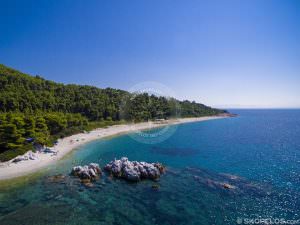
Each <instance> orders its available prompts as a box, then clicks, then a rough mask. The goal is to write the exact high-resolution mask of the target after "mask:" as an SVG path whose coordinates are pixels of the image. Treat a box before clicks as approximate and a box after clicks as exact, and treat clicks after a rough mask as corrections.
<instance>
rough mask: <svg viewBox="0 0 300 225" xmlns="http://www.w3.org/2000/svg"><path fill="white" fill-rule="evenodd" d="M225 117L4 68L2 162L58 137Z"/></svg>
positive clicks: (195, 106)
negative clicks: (180, 119) (128, 124)
mask: <svg viewBox="0 0 300 225" xmlns="http://www.w3.org/2000/svg"><path fill="white" fill-rule="evenodd" d="M224 112H225V111H223V110H219V109H214V108H211V107H208V106H205V105H203V104H199V103H196V102H190V101H179V100H176V99H174V98H166V97H162V96H155V95H150V94H147V93H142V94H134V93H129V92H127V91H123V90H118V89H113V88H106V89H101V88H97V87H93V86H88V85H75V84H68V85H65V84H61V83H56V82H53V81H49V80H45V79H43V78H42V77H41V76H30V75H27V74H24V73H21V72H19V71H17V70H15V69H12V68H9V67H7V66H4V65H1V64H0V161H6V160H9V159H11V158H13V157H15V156H17V155H19V154H23V153H25V152H26V151H28V150H29V149H32V148H33V144H41V145H48V146H50V145H52V144H53V142H54V141H55V140H56V139H57V138H60V137H64V136H67V135H71V134H75V133H78V132H82V131H84V130H91V129H94V128H97V127H103V126H108V125H113V124H119V123H124V122H127V121H131V122H141V121H147V120H155V119H162V118H164V119H168V118H172V117H200V116H208V115H216V114H219V113H224ZM32 140H34V141H32Z"/></svg>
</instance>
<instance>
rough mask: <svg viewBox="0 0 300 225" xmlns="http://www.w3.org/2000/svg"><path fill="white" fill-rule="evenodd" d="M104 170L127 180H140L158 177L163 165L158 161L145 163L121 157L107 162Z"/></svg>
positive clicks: (162, 170) (162, 171)
mask: <svg viewBox="0 0 300 225" xmlns="http://www.w3.org/2000/svg"><path fill="white" fill-rule="evenodd" d="M104 168H105V170H107V171H108V172H110V173H111V174H112V175H113V176H115V177H121V178H124V179H126V180H129V181H140V180H141V179H152V180H155V179H158V178H159V177H160V176H161V174H162V173H164V170H165V169H164V168H165V167H164V166H163V165H162V164H160V163H146V162H137V161H129V160H128V158H126V157H122V158H121V159H120V160H116V159H115V160H114V161H111V162H110V163H108V164H107V165H106V166H105V167H104Z"/></svg>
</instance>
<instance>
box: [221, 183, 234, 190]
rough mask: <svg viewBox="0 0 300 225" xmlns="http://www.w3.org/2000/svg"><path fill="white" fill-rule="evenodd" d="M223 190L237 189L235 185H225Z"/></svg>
mask: <svg viewBox="0 0 300 225" xmlns="http://www.w3.org/2000/svg"><path fill="white" fill-rule="evenodd" d="M223 188H225V189H234V188H235V187H234V186H233V185H230V184H227V183H224V184H223Z"/></svg>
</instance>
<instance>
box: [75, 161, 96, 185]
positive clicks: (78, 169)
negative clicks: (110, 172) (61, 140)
mask: <svg viewBox="0 0 300 225" xmlns="http://www.w3.org/2000/svg"><path fill="white" fill-rule="evenodd" d="M101 174H102V171H101V169H100V167H99V165H98V164H97V163H90V164H89V165H85V166H74V167H73V168H72V171H71V175H73V176H77V177H79V178H80V180H81V181H82V182H83V183H86V181H88V182H91V181H93V180H95V179H96V178H98V177H99V176H100V175H101Z"/></svg>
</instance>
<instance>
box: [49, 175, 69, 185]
mask: <svg viewBox="0 0 300 225" xmlns="http://www.w3.org/2000/svg"><path fill="white" fill-rule="evenodd" d="M65 178H66V177H65V176H64V175H62V174H57V175H54V176H51V177H48V181H50V182H55V183H56V182H62V181H64V180H65Z"/></svg>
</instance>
